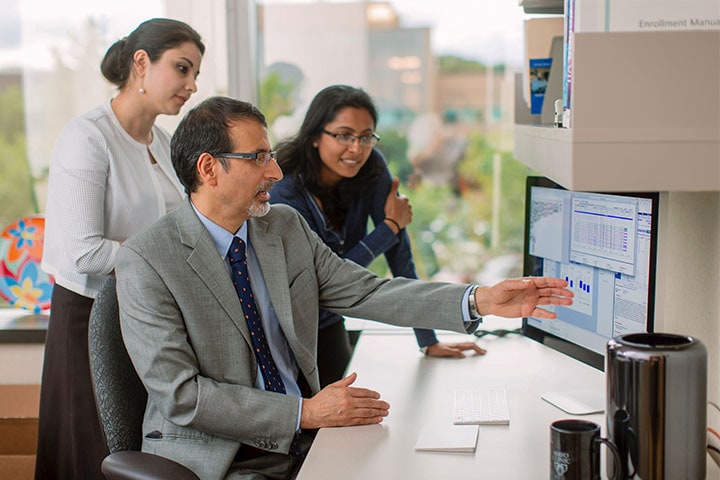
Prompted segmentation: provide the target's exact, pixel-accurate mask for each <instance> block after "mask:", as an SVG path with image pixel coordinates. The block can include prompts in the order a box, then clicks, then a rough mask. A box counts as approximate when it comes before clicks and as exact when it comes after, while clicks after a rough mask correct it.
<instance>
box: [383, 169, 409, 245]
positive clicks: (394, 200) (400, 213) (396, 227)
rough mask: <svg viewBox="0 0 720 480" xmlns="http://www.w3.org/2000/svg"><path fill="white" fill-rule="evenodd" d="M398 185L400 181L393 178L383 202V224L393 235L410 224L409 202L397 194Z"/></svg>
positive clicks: (403, 196)
mask: <svg viewBox="0 0 720 480" xmlns="http://www.w3.org/2000/svg"><path fill="white" fill-rule="evenodd" d="M399 185H400V180H399V179H397V178H393V182H392V186H391V187H390V193H388V196H387V199H386V200H385V223H386V224H387V226H388V227H390V229H391V230H392V231H393V232H395V235H397V234H398V233H400V230H402V229H403V228H405V227H407V226H408V225H409V224H410V222H412V206H411V205H410V200H408V198H407V197H406V196H405V195H402V194H399V193H398V186H399Z"/></svg>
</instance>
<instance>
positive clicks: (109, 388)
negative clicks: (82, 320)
mask: <svg viewBox="0 0 720 480" xmlns="http://www.w3.org/2000/svg"><path fill="white" fill-rule="evenodd" d="M88 345H89V350H90V371H91V373H92V380H93V384H94V387H95V388H94V390H95V402H96V403H97V408H98V414H99V416H100V423H101V425H102V428H103V431H104V433H105V441H106V442H107V446H108V449H109V450H110V453H115V452H118V451H123V450H140V447H141V445H142V421H143V415H144V413H145V405H146V403H147V391H146V390H145V387H144V386H143V384H142V382H140V378H138V375H137V373H136V372H135V368H134V367H133V364H132V362H131V361H130V357H129V356H128V353H127V350H126V349H125V344H124V343H123V339H122V334H121V332H120V315H119V311H118V301H117V294H116V292H115V277H114V276H110V277H109V278H108V279H107V280H106V281H105V283H104V284H103V286H102V287H101V289H100V292H99V293H98V295H97V297H96V298H95V302H94V303H93V306H92V310H91V312H90V325H89V337H88Z"/></svg>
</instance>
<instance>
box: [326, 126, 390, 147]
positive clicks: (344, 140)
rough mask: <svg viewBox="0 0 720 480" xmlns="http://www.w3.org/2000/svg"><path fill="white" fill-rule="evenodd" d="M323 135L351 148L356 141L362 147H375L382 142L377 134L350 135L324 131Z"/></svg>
mask: <svg viewBox="0 0 720 480" xmlns="http://www.w3.org/2000/svg"><path fill="white" fill-rule="evenodd" d="M322 132H323V133H325V134H327V135H330V136H331V137H333V138H334V139H335V140H337V141H338V143H340V144H341V145H346V146H348V147H349V146H350V145H352V144H353V143H355V140H357V141H358V142H359V143H360V146H361V147H374V146H375V145H377V142H378V141H379V140H380V137H379V136H378V135H377V133H373V134H371V135H360V136H357V135H350V134H349V133H332V132H328V131H327V130H325V129H323V131H322Z"/></svg>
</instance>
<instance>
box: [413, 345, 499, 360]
mask: <svg viewBox="0 0 720 480" xmlns="http://www.w3.org/2000/svg"><path fill="white" fill-rule="evenodd" d="M471 350H472V351H473V352H475V354H476V355H485V354H486V353H487V351H486V350H485V349H484V348H480V347H478V346H477V345H475V344H474V343H473V342H458V343H436V344H434V345H430V346H429V347H427V350H426V351H425V355H427V356H429V357H456V358H465V354H464V353H463V352H467V351H471Z"/></svg>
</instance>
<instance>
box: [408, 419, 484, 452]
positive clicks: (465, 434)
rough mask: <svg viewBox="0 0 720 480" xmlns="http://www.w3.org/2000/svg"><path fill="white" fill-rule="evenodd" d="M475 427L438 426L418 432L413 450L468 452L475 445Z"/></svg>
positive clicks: (476, 429) (476, 430)
mask: <svg viewBox="0 0 720 480" xmlns="http://www.w3.org/2000/svg"><path fill="white" fill-rule="evenodd" d="M477 436H478V426H477V425H440V426H432V427H425V428H423V430H422V431H421V432H420V436H419V437H418V440H417V443H416V444H415V450H417V451H423V452H468V453H472V452H474V451H475V446H476V445H477Z"/></svg>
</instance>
